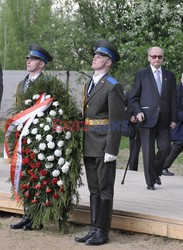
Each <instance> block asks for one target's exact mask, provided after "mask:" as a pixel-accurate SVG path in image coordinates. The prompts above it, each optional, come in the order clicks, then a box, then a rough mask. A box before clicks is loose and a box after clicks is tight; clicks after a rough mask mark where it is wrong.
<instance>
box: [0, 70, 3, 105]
mask: <svg viewBox="0 0 183 250" xmlns="http://www.w3.org/2000/svg"><path fill="white" fill-rule="evenodd" d="M2 96H3V72H2V68H1V65H0V107H1V100H2Z"/></svg>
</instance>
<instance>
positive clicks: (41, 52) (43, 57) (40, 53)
mask: <svg viewBox="0 0 183 250" xmlns="http://www.w3.org/2000/svg"><path fill="white" fill-rule="evenodd" d="M26 59H27V71H28V72H29V74H28V75H27V76H26V77H25V79H24V80H22V81H21V82H20V83H19V85H18V87H17V91H16V98H17V101H18V96H19V95H21V94H24V93H25V92H26V91H27V89H28V88H29V87H30V86H32V84H36V82H37V81H38V79H40V77H44V75H43V73H42V71H43V69H44V68H45V65H46V64H47V63H48V62H51V61H52V60H53V58H52V56H51V55H50V54H49V53H48V52H47V51H46V50H45V49H44V48H42V47H41V46H39V45H37V44H34V43H33V44H30V45H29V53H28V55H27V57H26ZM28 209H29V208H28V207H24V216H23V218H22V220H21V221H20V222H18V223H16V224H11V225H10V228H11V229H22V228H23V229H24V230H32V224H33V223H32V221H31V219H30V218H29V217H28V216H27V214H26V211H28ZM41 227H42V226H41V225H40V228H41Z"/></svg>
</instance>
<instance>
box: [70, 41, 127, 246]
mask: <svg viewBox="0 0 183 250" xmlns="http://www.w3.org/2000/svg"><path fill="white" fill-rule="evenodd" d="M119 60H120V56H119V54H118V52H117V51H116V49H115V48H114V46H113V45H112V44H111V43H109V42H108V41H106V40H99V41H97V42H96V44H95V46H94V57H93V61H92V69H93V70H94V75H93V78H92V80H91V81H90V82H88V83H87V84H86V86H85V88H84V97H85V98H84V104H83V105H84V111H83V113H84V119H85V122H86V125H87V130H86V131H85V132H84V163H85V169H86V176H87V182H88V188H89V191H90V212H91V225H92V227H91V230H90V231H89V233H88V234H87V235H85V236H84V237H81V238H78V237H77V238H76V239H75V240H76V241H77V242H83V243H85V244H86V245H101V244H104V243H106V242H107V241H108V234H109V229H110V225H111V219H112V207H113V194H114V181H115V173H116V158H117V155H118V151H119V145H120V139H121V128H120V124H121V122H122V120H123V114H124V95H123V88H122V85H121V84H120V83H119V82H118V81H117V80H116V79H114V78H113V77H112V76H111V75H109V73H108V72H109V70H110V67H111V66H112V64H113V63H115V62H117V61H119Z"/></svg>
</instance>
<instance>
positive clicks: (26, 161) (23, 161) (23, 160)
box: [22, 157, 30, 165]
mask: <svg viewBox="0 0 183 250" xmlns="http://www.w3.org/2000/svg"><path fill="white" fill-rule="evenodd" d="M29 162H30V160H29V158H28V157H24V158H23V159H22V165H27V164H29Z"/></svg>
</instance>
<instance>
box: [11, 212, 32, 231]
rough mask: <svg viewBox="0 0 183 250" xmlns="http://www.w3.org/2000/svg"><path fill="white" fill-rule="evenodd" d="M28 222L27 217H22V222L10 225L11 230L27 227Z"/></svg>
mask: <svg viewBox="0 0 183 250" xmlns="http://www.w3.org/2000/svg"><path fill="white" fill-rule="evenodd" d="M29 222H30V219H29V217H28V216H26V215H24V216H23V218H22V220H21V221H20V222H18V223H15V224H11V225H10V228H11V229H22V228H23V227H24V226H25V225H27V224H28V223H29Z"/></svg>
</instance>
